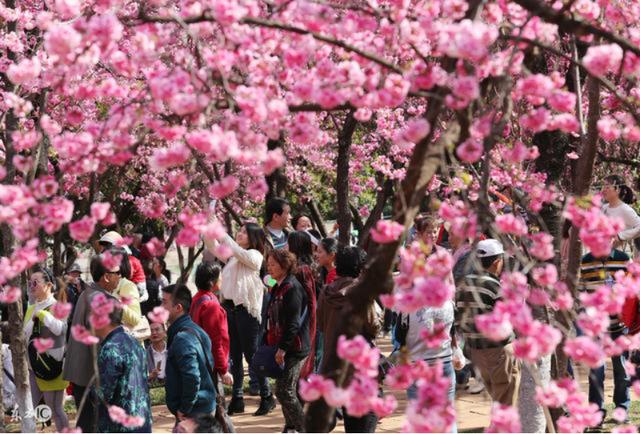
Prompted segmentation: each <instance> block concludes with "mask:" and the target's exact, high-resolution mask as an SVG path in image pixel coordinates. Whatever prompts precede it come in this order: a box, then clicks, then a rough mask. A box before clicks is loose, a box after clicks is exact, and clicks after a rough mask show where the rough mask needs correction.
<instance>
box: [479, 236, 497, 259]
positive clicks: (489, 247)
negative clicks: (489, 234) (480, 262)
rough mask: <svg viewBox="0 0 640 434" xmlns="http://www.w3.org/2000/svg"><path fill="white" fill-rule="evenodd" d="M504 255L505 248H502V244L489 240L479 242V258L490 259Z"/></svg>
mask: <svg viewBox="0 0 640 434" xmlns="http://www.w3.org/2000/svg"><path fill="white" fill-rule="evenodd" d="M502 254H504V248H503V247H502V243H500V241H498V240H494V239H493V238H489V239H488V240H482V241H480V242H478V249H477V255H478V258H488V257H490V256H497V255H502Z"/></svg>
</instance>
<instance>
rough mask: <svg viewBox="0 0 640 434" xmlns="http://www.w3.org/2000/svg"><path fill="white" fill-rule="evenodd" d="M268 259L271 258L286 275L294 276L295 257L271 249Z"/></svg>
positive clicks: (288, 253)
mask: <svg viewBox="0 0 640 434" xmlns="http://www.w3.org/2000/svg"><path fill="white" fill-rule="evenodd" d="M268 258H272V259H273V260H274V261H276V262H277V263H278V265H280V267H281V268H282V269H283V270H285V271H286V272H287V274H295V273H296V272H297V271H298V270H297V268H298V267H297V266H296V263H297V260H296V255H294V254H293V253H291V252H290V251H288V250H285V249H273V250H272V251H270V252H269V256H268Z"/></svg>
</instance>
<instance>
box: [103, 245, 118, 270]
mask: <svg viewBox="0 0 640 434" xmlns="http://www.w3.org/2000/svg"><path fill="white" fill-rule="evenodd" d="M100 259H101V260H102V265H104V267H105V268H106V269H107V270H116V269H118V268H119V267H120V263H121V262H122V255H121V254H119V253H111V252H110V251H108V250H107V251H104V252H102V254H101V255H100Z"/></svg>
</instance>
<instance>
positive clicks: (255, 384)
mask: <svg viewBox="0 0 640 434" xmlns="http://www.w3.org/2000/svg"><path fill="white" fill-rule="evenodd" d="M269 300H271V293H270V292H265V293H264V295H263V296H262V311H261V314H260V316H261V319H260V334H259V337H258V345H260V339H261V338H262V336H264V333H265V332H266V329H267V308H268V307H269ZM249 387H250V388H251V389H259V388H260V381H259V380H258V375H257V374H256V373H255V372H253V369H252V368H251V364H249Z"/></svg>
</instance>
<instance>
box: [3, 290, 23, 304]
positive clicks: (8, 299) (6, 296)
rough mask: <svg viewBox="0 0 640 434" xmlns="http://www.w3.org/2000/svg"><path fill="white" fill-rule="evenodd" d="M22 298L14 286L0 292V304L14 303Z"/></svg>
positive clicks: (19, 291)
mask: <svg viewBox="0 0 640 434" xmlns="http://www.w3.org/2000/svg"><path fill="white" fill-rule="evenodd" d="M20 297H22V291H21V290H20V288H17V287H15V286H5V287H4V288H3V289H2V291H1V292H0V303H3V304H11V303H15V302H16V301H18V300H19V299H20Z"/></svg>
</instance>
